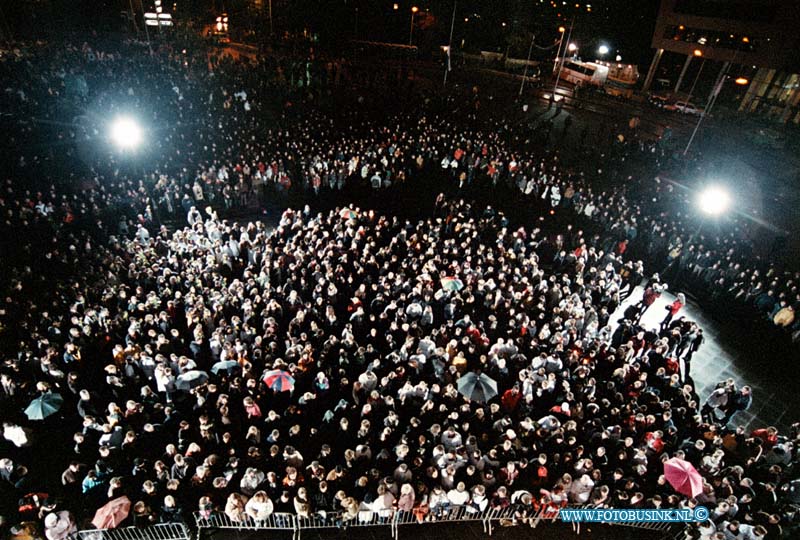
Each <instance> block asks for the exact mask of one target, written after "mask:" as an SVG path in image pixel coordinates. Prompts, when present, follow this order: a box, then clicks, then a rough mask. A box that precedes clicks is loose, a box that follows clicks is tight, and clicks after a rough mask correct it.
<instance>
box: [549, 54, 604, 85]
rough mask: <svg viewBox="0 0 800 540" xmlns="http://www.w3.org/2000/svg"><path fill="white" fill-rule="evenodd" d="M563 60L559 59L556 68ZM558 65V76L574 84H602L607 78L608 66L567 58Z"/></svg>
mask: <svg viewBox="0 0 800 540" xmlns="http://www.w3.org/2000/svg"><path fill="white" fill-rule="evenodd" d="M562 61H563V60H561V59H559V60H558V64H556V70H559V67H560V66H559V64H561V62H562ZM563 62H564V65H563V67H560V78H561V79H563V80H565V81H567V82H569V83H572V84H574V85H575V86H590V85H592V86H603V85H604V84H605V83H606V79H607V78H608V66H603V65H600V64H595V63H594V62H581V61H580V60H572V59H570V58H568V59H567V60H566V61H563Z"/></svg>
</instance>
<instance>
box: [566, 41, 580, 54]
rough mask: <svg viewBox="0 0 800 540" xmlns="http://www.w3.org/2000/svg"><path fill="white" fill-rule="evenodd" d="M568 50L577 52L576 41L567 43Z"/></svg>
mask: <svg viewBox="0 0 800 540" xmlns="http://www.w3.org/2000/svg"><path fill="white" fill-rule="evenodd" d="M567 50H568V51H569V52H575V51H577V50H578V46H577V45H575V44H574V43H570V44H569V45H567Z"/></svg>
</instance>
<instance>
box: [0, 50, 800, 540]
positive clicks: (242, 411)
mask: <svg viewBox="0 0 800 540" xmlns="http://www.w3.org/2000/svg"><path fill="white" fill-rule="evenodd" d="M105 50H106V51H113V52H110V53H109V52H100V51H99V50H98V49H97V48H91V47H88V46H85V45H84V46H82V47H61V46H59V47H53V46H48V45H42V44H39V45H36V46H30V47H26V48H23V49H20V50H19V51H17V52H16V53H14V54H10V55H7V56H4V61H3V62H2V63H1V64H0V65H2V71H3V74H4V80H7V81H12V82H13V85H12V86H9V87H8V88H7V89H6V91H5V94H4V96H3V103H4V108H6V109H7V110H9V111H13V113H10V114H9V115H4V117H3V122H4V123H8V125H7V126H6V127H9V128H10V129H7V132H8V133H9V141H8V142H9V143H10V144H11V145H13V146H14V147H15V148H17V150H16V151H15V153H14V154H13V155H11V154H9V155H11V156H12V159H11V160H10V161H9V163H8V165H9V168H8V170H9V171H10V172H9V176H8V177H7V178H6V179H5V185H4V189H3V192H2V196H0V208H2V211H3V222H2V223H0V229H1V230H0V233H2V236H3V237H4V240H3V258H4V260H7V261H9V264H8V265H4V268H3V273H4V277H5V278H6V279H5V280H4V283H3V285H2V286H3V287H4V290H3V301H2V306H0V324H2V327H0V331H2V333H0V339H2V342H3V347H4V350H3V353H4V356H3V366H2V370H0V377H2V380H1V381H0V383H2V384H1V385H0V386H2V389H1V390H2V392H1V393H0V408H1V409H0V410H2V412H3V418H4V421H5V423H4V425H3V434H4V442H3V446H2V447H0V448H2V451H3V455H2V456H0V457H2V458H3V461H2V463H0V465H2V468H0V476H2V480H3V482H4V489H3V490H2V492H3V495H2V497H3V498H2V501H0V504H2V508H1V509H0V513H1V514H2V515H3V517H4V518H5V521H4V523H3V526H4V527H9V528H11V527H12V526H13V530H11V532H12V533H13V534H20V535H21V534H25V533H26V532H31V531H32V528H31V527H33V525H27V526H19V525H18V523H20V522H22V523H24V524H33V523H38V524H41V525H42V526H43V527H44V532H45V534H46V536H47V538H49V539H50V540H60V539H61V538H64V537H65V536H66V535H68V534H69V533H70V532H71V531H73V530H75V528H77V527H78V526H79V525H80V526H84V525H85V524H86V521H87V520H89V519H91V518H92V516H93V515H94V512H95V511H96V510H97V509H98V508H100V507H101V506H102V505H104V504H105V503H107V502H108V501H111V500H114V499H116V498H118V497H120V496H122V495H125V496H127V497H128V498H129V499H130V501H131V502H132V506H131V511H130V516H129V517H128V518H127V520H126V521H125V524H133V525H137V526H145V525H148V524H154V523H160V522H161V523H163V522H180V521H186V522H192V515H193V514H194V513H196V512H197V513H199V515H201V516H210V515H214V514H225V515H226V516H227V518H228V519H230V520H231V521H233V522H241V521H243V520H247V519H252V520H263V519H266V517H267V516H269V515H271V514H272V513H282V512H291V513H296V514H298V515H301V516H309V515H320V513H324V514H323V515H328V514H331V515H337V516H338V518H337V519H340V520H341V523H342V524H346V523H347V522H348V521H351V520H354V519H358V516H359V513H360V512H367V511H371V512H376V513H378V514H379V515H385V514H386V513H387V512H393V511H401V512H409V513H414V514H416V515H418V516H420V518H421V519H425V517H426V516H436V515H439V514H440V513H441V512H444V511H446V510H447V509H448V508H450V507H453V506H460V507H468V508H469V509H470V511H475V512H480V511H483V510H485V509H486V508H489V507H491V508H505V507H509V506H512V505H513V506H514V507H517V508H519V509H520V513H521V515H526V514H525V513H526V512H528V513H530V512H531V511H532V510H533V509H535V508H551V509H553V510H555V509H557V508H560V507H562V506H563V505H566V504H589V505H593V506H596V507H632V508H660V507H664V508H679V507H680V508H687V507H688V508H691V507H694V506H696V505H705V506H708V507H709V508H710V509H712V518H711V520H709V522H707V523H704V524H702V527H700V528H699V529H697V530H695V532H694V533H695V534H696V535H699V536H702V537H704V538H715V539H717V538H725V539H734V538H736V539H738V538H741V539H745V538H748V539H749V538H764V537H766V538H781V537H783V536H785V537H789V536H791V534H793V532H796V530H797V529H796V523H795V518H794V512H795V508H796V506H795V505H796V504H797V503H798V501H800V499H798V495H797V491H798V489H800V483H798V480H797V468H796V465H795V462H796V452H797V449H796V446H797V442H798V438H799V437H800V433H799V432H798V427H797V426H795V427H794V428H793V429H792V430H791V432H789V433H785V434H779V433H778V431H777V430H776V429H775V428H772V427H770V428H763V429H756V430H754V431H752V432H747V431H745V429H744V428H742V427H736V426H735V425H732V422H733V420H734V419H735V415H736V413H737V412H739V411H742V410H745V409H747V408H748V407H749V406H750V401H751V399H752V398H751V397H750V389H749V388H748V387H746V386H743V387H741V388H739V387H737V384H736V383H735V381H730V380H729V381H724V382H722V383H720V385H719V386H718V388H717V389H716V390H714V391H713V392H712V393H711V394H710V395H709V396H708V397H707V398H706V399H701V398H700V396H698V395H697V393H696V392H695V389H694V385H693V382H692V377H691V361H692V359H693V355H694V354H695V353H696V352H697V351H698V350H699V349H701V347H702V342H703V335H702V329H701V328H699V327H698V325H697V324H695V323H693V322H692V321H690V320H687V318H686V317H685V316H683V314H682V312H681V308H682V306H683V304H685V299H684V298H681V297H680V296H679V297H678V299H676V301H675V302H673V303H672V304H671V305H670V306H669V308H668V311H667V316H666V317H665V318H664V320H663V323H662V324H661V325H660V326H659V327H653V328H650V327H644V326H642V325H641V324H640V319H641V316H642V314H643V313H644V312H645V311H646V310H647V309H648V308H649V307H651V306H652V305H653V303H654V301H655V300H656V299H657V298H658V296H659V295H660V294H662V293H663V291H664V287H665V285H667V284H668V283H669V284H671V285H670V287H671V288H672V289H675V288H677V286H679V285H683V286H691V285H692V284H693V283H702V284H705V285H706V288H707V289H709V290H711V291H713V292H714V294H715V295H717V296H723V295H728V296H729V297H730V298H731V299H732V300H735V301H736V302H739V303H740V304H741V305H742V306H750V307H751V308H752V309H753V310H755V311H757V312H759V313H761V314H763V316H764V317H765V318H766V317H770V320H771V321H772V324H775V325H778V326H781V327H783V328H786V329H788V330H789V332H794V333H795V334H793V335H796V331H797V330H798V326H797V325H798V324H800V323H798V322H797V321H795V320H794V316H793V310H794V308H795V306H796V304H797V302H798V300H799V299H800V298H798V296H797V290H796V281H797V275H796V274H794V273H789V271H788V270H786V271H784V270H783V269H780V268H778V267H777V266H775V267H770V266H767V267H764V266H762V265H756V263H755V262H753V261H756V258H755V256H754V255H753V254H752V253H750V252H749V251H750V250H748V249H747V247H746V246H745V245H744V244H745V241H744V240H743V238H746V237H747V234H746V231H743V229H742V228H741V227H744V225H742V224H737V227H738V228H735V229H733V230H732V232H731V233H730V236H727V235H725V236H718V237H714V238H712V237H711V236H710V235H706V236H705V237H703V239H702V242H703V245H702V246H701V245H700V243H699V241H698V240H697V239H696V238H694V237H693V236H692V235H691V233H690V232H691V231H693V230H694V223H692V222H691V220H680V219H678V218H667V217H665V216H671V215H672V214H670V213H669V212H668V210H666V209H668V208H669V207H670V206H672V205H676V204H679V203H680V201H681V198H682V197H683V195H681V194H680V193H677V192H675V190H673V188H672V186H671V185H669V184H668V183H666V182H664V183H661V182H655V183H654V182H653V181H652V176H651V177H649V178H645V177H644V176H645V175H642V178H641V179H639V180H633V179H631V178H627V177H626V173H625V171H626V170H627V169H626V168H624V167H623V166H622V165H621V164H622V163H627V164H631V163H632V164H634V166H635V165H636V164H641V163H647V164H649V166H650V167H651V168H657V167H660V166H662V165H663V162H664V161H666V160H667V159H668V158H667V157H666V156H665V152H664V151H663V149H661V148H659V146H658V145H655V144H653V143H647V142H644V141H640V140H637V139H636V138H635V137H633V138H631V140H623V141H619V140H612V139H611V137H607V138H606V139H608V140H601V141H599V144H600V147H599V149H598V148H589V147H588V145H587V146H586V147H584V148H582V149H581V151H582V152H583V159H584V160H585V164H586V165H585V166H582V164H581V162H580V161H577V160H576V162H575V163H572V162H570V161H569V160H568V159H567V158H565V157H564V156H563V155H562V154H560V153H559V152H558V151H553V150H552V148H551V147H549V146H548V144H547V143H549V142H551V134H550V133H548V134H547V137H546V141H545V142H544V144H541V143H542V141H539V140H538V139H537V138H536V134H535V133H532V132H531V131H530V130H529V128H528V127H526V126H522V125H517V124H514V123H513V122H510V121H507V120H506V119H504V118H500V119H495V118H486V117H484V116H481V115H480V110H481V107H483V106H485V105H482V103H481V100H482V99H483V97H482V96H481V95H480V94H479V93H478V92H470V94H471V95H470V96H469V97H467V98H464V99H462V102H458V101H456V100H454V99H445V101H444V103H442V104H441V108H439V109H437V108H436V107H434V105H433V104H432V103H428V104H426V105H425V106H421V107H413V108H408V109H406V108H398V110H397V111H395V112H393V113H392V114H388V115H387V114H386V112H385V110H383V109H381V108H380V104H378V105H376V106H375V110H372V109H371V108H370V103H371V100H370V99H369V98H368V99H366V100H362V99H361V98H359V99H357V100H356V101H355V103H354V104H353V107H352V109H351V110H348V111H340V110H335V108H333V109H331V107H326V101H327V102H331V101H334V102H335V99H333V97H332V94H331V87H332V86H335V85H336V84H337V82H338V81H340V79H341V80H342V81H348V76H347V74H346V73H341V72H340V70H342V69H344V68H342V67H341V66H340V65H339V64H334V63H331V62H325V61H317V62H315V63H313V64H307V63H289V62H288V61H286V60H278V61H272V60H270V61H266V62H264V63H262V64H259V65H257V66H243V65H239V64H236V63H231V62H228V61H224V60H223V61H217V60H214V61H211V62H209V59H208V57H207V56H205V55H204V54H198V53H188V54H187V53H186V52H184V51H178V50H175V51H169V50H166V51H160V52H159V53H157V55H155V56H150V55H148V54H145V52H144V51H145V50H146V49H142V48H141V46H140V45H137V44H135V43H128V44H123V45H121V46H120V45H116V46H109V48H108V49H105ZM312 65H313V67H314V69H311V68H310V67H309V66H312ZM287 71H288V72H289V73H287ZM386 81H387V82H390V81H391V77H388V76H387V79H386ZM340 84H348V83H347V82H342V83H340ZM375 84H380V82H375ZM358 90H360V89H358V88H356V95H359V94H360V92H358ZM276 103H277V106H276ZM90 107H91V110H92V111H100V110H105V111H113V112H114V114H116V113H117V112H129V113H130V112H131V111H138V113H139V114H140V117H141V118H144V119H147V121H148V122H151V124H152V129H151V130H150V133H151V134H152V135H153V136H154V137H157V138H158V140H159V141H160V143H159V144H158V145H155V146H156V147H155V148H152V149H149V150H142V151H141V152H142V154H141V155H139V156H136V158H137V159H141V160H142V161H147V162H148V164H147V166H146V172H145V171H142V170H140V169H137V166H135V162H136V161H137V159H126V158H130V156H124V155H120V153H119V152H117V151H114V150H113V149H100V148H99V147H101V146H102V145H101V144H99V143H98V140H99V139H100V138H99V137H98V136H97V135H96V132H99V130H101V129H104V128H105V123H104V121H98V120H97V119H96V118H95V117H94V115H96V114H97V113H96V112H92V113H87V112H86V111H87V109H89V108H90ZM454 107H455V109H454ZM148 110H149V111H151V112H150V113H149V114H147V113H146V112H145V111H148ZM448 110H449V111H450V112H451V113H453V112H454V111H455V113H454V114H442V111H448ZM65 114H70V115H71V118H72V122H70V123H65V122H62V124H66V127H64V125H61V124H57V123H56V122H57V120H58V119H63V118H64V116H65ZM114 114H111V115H109V117H113V116H114ZM54 123H56V124H54ZM156 126H158V127H156ZM601 135H603V134H601ZM582 138H583V137H582ZM4 159H5V158H4ZM108 162H110V166H109V165H108ZM66 171H75V172H71V173H68V172H66ZM626 178H627V180H626ZM440 188H441V189H443V190H444V191H445V192H447V193H448V194H447V195H445V194H442V195H439V196H438V197H435V202H434V201H433V199H434V196H435V195H436V193H437V192H438V191H439V189H440ZM497 193H500V194H503V196H507V195H508V194H514V196H515V197H516V198H517V199H518V201H519V202H520V204H518V205H517V208H515V209H513V210H510V211H509V212H506V213H504V212H503V211H500V210H497V209H494V208H492V207H491V206H488V205H487V204H486V202H485V199H483V198H481V197H478V195H480V196H491V195H492V194H495V195H496V194H497ZM409 194H411V195H413V197H411V196H410V195H409ZM428 194H432V195H433V196H431V197H430V201H427V199H426V196H427V195H428ZM348 198H353V199H358V200H362V201H368V203H369V207H368V206H367V205H363V204H362V205H345V204H341V205H339V206H336V205H337V204H338V203H341V202H342V201H346V200H347V199H348ZM501 198H502V197H501ZM471 199H475V200H477V201H478V202H470V200H471ZM399 200H403V201H405V202H408V201H416V202H419V203H420V207H419V208H400V207H399V205H398V204H397V202H398V201H399ZM330 201H332V202H330ZM303 202H309V203H310V204H309V206H306V207H305V208H304V209H303V210H299V209H297V210H287V211H285V212H278V215H280V218H279V220H278V219H277V217H276V216H273V217H271V219H273V220H274V224H275V228H274V230H272V228H271V226H270V225H269V219H268V220H267V221H261V220H253V221H251V222H248V221H247V219H245V220H234V219H227V218H228V217H229V216H231V215H235V213H236V212H239V215H246V214H248V212H249V213H250V214H251V217H252V214H256V213H260V212H262V211H263V210H265V209H270V211H272V210H273V209H274V208H276V207H281V206H283V205H285V204H291V205H292V206H295V207H296V208H299V207H302V206H303V205H302V203H303ZM297 203H300V206H296V205H297ZM312 206H313V209H312ZM369 208H372V209H369ZM375 208H378V210H376V209H375ZM381 209H383V211H381ZM273 214H274V211H273ZM639 259H642V260H645V261H647V264H648V265H650V264H652V267H650V266H648V268H647V270H645V264H643V263H642V262H641V261H640V260H639ZM765 264H769V263H765ZM653 272H658V273H660V274H661V276H662V277H659V276H658V275H652V274H653ZM662 278H663V279H662ZM645 280H646V285H645V287H644V288H643V292H639V289H637V286H638V285H639V284H640V283H642V282H643V281H645ZM633 294H636V295H639V294H641V295H642V297H641V301H640V302H639V303H638V304H636V305H635V306H634V309H633V310H631V311H627V310H626V311H625V313H624V315H623V316H621V317H620V320H616V319H615V318H612V315H613V314H614V313H615V312H617V308H619V307H620V305H621V304H622V302H623V300H624V299H625V298H626V297H628V296H630V295H633ZM742 309H744V308H742ZM748 309H749V308H748ZM618 323H619V324H618ZM276 372H277V376H278V378H279V379H281V380H282V381H283V384H288V385H289V386H290V387H291V391H282V390H283V388H278V387H277V386H276V382H275V381H274V380H273V379H274V377H275V376H276ZM470 374H475V376H476V377H480V376H485V377H488V378H490V379H491V380H492V381H494V382H495V383H496V385H497V394H496V396H492V397H490V398H489V399H479V398H477V397H476V396H471V395H469V392H467V391H466V390H464V389H463V388H462V387H461V385H460V384H459V380H461V379H462V377H464V376H469V375H470ZM292 381H293V382H292ZM54 394H58V395H60V396H61V398H63V404H61V405H60V406H59V407H58V410H57V411H56V412H54V413H53V414H51V415H48V416H47V417H46V418H44V419H43V420H30V419H28V418H26V417H25V415H23V413H22V411H23V409H25V408H26V406H27V404H28V403H29V402H31V400H33V399H35V398H38V399H40V400H50V399H52V396H53V395H54ZM465 394H466V395H465ZM320 419H321V420H320ZM53 445H59V446H56V447H60V448H64V449H67V448H69V450H66V451H64V452H59V453H58V454H56V455H53V453H52V452H49V449H51V448H53V447H54V446H53ZM671 457H681V458H684V459H686V460H688V461H690V462H691V463H693V464H694V465H695V466H696V467H697V469H698V470H699V471H700V472H701V473H702V475H703V477H704V486H703V493H701V494H700V495H698V496H696V497H692V498H690V497H686V496H684V495H681V494H680V493H678V492H676V491H675V490H674V489H673V488H672V487H671V486H670V485H669V484H668V483H667V482H666V480H665V477H664V475H663V465H662V464H661V463H662V461H664V460H665V459H667V458H671ZM54 471H55V476H54ZM58 474H60V479H59V477H58ZM57 484H60V485H57ZM26 527H28V528H26ZM32 534H33V533H32Z"/></svg>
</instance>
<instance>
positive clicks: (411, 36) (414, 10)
mask: <svg viewBox="0 0 800 540" xmlns="http://www.w3.org/2000/svg"><path fill="white" fill-rule="evenodd" d="M417 11H419V8H418V7H417V6H414V7H412V8H411V30H409V32H408V44H409V45H411V44H412V42H413V40H414V15H416V14H417Z"/></svg>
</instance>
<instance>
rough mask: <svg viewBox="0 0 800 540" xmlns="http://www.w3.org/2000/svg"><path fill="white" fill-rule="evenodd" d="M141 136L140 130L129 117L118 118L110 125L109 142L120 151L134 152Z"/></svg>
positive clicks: (140, 140)
mask: <svg viewBox="0 0 800 540" xmlns="http://www.w3.org/2000/svg"><path fill="white" fill-rule="evenodd" d="M142 136H143V134H142V128H141V127H140V126H139V124H138V123H137V122H136V121H135V120H134V119H133V118H131V117H129V116H120V117H118V118H117V119H115V120H114V122H113V123H112V124H111V140H112V141H113V142H114V144H116V145H117V146H118V147H119V148H120V149H122V150H135V149H136V147H137V146H139V144H140V143H141V142H142Z"/></svg>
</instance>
